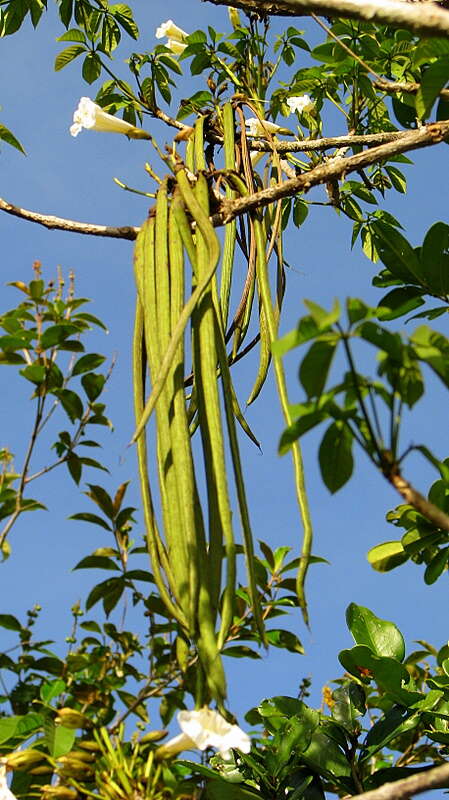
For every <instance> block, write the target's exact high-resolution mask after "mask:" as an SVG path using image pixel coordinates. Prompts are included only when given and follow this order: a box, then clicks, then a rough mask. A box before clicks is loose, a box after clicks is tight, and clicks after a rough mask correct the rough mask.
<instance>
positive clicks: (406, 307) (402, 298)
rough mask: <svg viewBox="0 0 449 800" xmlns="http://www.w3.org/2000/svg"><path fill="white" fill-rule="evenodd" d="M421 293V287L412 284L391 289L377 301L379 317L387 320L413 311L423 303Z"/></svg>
mask: <svg viewBox="0 0 449 800" xmlns="http://www.w3.org/2000/svg"><path fill="white" fill-rule="evenodd" d="M422 295H423V291H422V289H418V288H415V287H414V286H404V287H400V288H398V289H392V290H391V292H388V293H387V294H386V295H385V296H384V297H382V300H380V301H379V304H378V316H379V319H382V320H387V321H388V322H389V321H390V320H392V319H397V317H403V316H404V314H409V313H410V311H414V309H415V308H419V306H422V305H423V304H424V300H423V296H422Z"/></svg>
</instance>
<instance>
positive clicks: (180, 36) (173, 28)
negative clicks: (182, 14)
mask: <svg viewBox="0 0 449 800" xmlns="http://www.w3.org/2000/svg"><path fill="white" fill-rule="evenodd" d="M164 36H167V38H168V39H169V40H170V39H172V40H174V41H175V42H183V41H184V39H185V38H186V36H188V34H187V33H186V32H185V31H183V29H182V28H178V26H177V25H175V23H174V22H173V20H172V19H168V20H167V22H163V23H162V25H159V27H158V28H157V30H156V39H163V38H164Z"/></svg>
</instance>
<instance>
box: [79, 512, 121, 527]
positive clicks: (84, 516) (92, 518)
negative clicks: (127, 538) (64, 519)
mask: <svg viewBox="0 0 449 800" xmlns="http://www.w3.org/2000/svg"><path fill="white" fill-rule="evenodd" d="M69 519H78V520H81V521H82V522H92V523H93V524H94V525H100V527H102V528H104V529H105V530H107V531H112V528H110V527H109V525H108V523H107V522H106V521H105V520H104V519H102V518H101V517H97V515H96V514H89V513H87V512H81V513H79V514H73V515H72V516H71V517H69Z"/></svg>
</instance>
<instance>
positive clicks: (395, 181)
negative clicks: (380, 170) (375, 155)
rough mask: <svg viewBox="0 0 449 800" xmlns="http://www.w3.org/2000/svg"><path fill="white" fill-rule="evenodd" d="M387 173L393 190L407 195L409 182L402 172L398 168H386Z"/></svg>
mask: <svg viewBox="0 0 449 800" xmlns="http://www.w3.org/2000/svg"><path fill="white" fill-rule="evenodd" d="M385 172H386V173H387V175H388V177H389V178H390V181H391V184H392V186H393V188H394V189H396V191H397V192H399V193H400V194H405V193H406V191H407V180H406V178H405V176H404V175H403V174H402V172H401V170H399V169H397V167H389V166H388V167H385Z"/></svg>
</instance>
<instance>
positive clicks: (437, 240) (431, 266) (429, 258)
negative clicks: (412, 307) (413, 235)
mask: <svg viewBox="0 0 449 800" xmlns="http://www.w3.org/2000/svg"><path fill="white" fill-rule="evenodd" d="M420 258H421V264H422V270H423V274H424V276H425V278H426V281H427V284H428V287H429V290H430V291H431V292H432V293H433V294H436V295H437V296H439V297H441V296H446V295H447V294H448V293H449V225H446V223H444V222H436V223H435V224H434V225H432V227H431V228H430V229H429V230H428V231H427V233H426V236H425V238H424V242H423V245H422V248H421V253H420Z"/></svg>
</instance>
